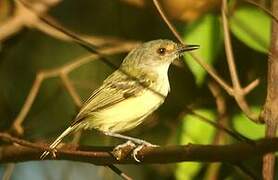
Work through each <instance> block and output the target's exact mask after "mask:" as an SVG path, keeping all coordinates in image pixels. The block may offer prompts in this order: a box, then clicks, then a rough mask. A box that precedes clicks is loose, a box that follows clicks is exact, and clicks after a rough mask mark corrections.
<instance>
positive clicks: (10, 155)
mask: <svg viewBox="0 0 278 180" xmlns="http://www.w3.org/2000/svg"><path fill="white" fill-rule="evenodd" d="M0 139H2V140H5V141H9V142H12V143H16V144H18V145H14V144H13V145H4V146H1V149H0V163H9V162H15V163H16V162H24V161H34V160H40V155H41V153H42V152H43V151H44V150H49V148H48V145H46V144H39V143H31V142H28V141H25V140H21V139H17V138H14V137H11V136H10V135H8V134H5V133H0ZM277 150H278V138H272V139H262V140H258V141H254V143H253V144H248V143H237V144H230V145H197V144H188V145H183V146H167V147H144V148H142V150H141V151H140V152H138V156H137V158H138V159H140V160H141V163H142V164H154V163H175V162H184V161H200V162H226V163H227V162H230V163H237V162H242V161H244V160H247V159H250V158H256V157H261V156H263V155H264V154H266V153H269V152H274V151H277ZM131 151H132V147H130V146H126V147H125V149H124V150H123V151H122V152H123V154H122V156H123V157H125V158H120V160H117V159H116V157H115V156H113V147H91V146H78V145H65V146H64V147H63V148H61V149H58V150H57V153H56V158H54V159H53V158H51V157H48V158H46V159H50V160H71V161H81V162H88V163H92V164H96V165H107V164H138V162H137V161H136V160H134V159H133V157H132V155H130V152H131ZM124 153H127V154H124Z"/></svg>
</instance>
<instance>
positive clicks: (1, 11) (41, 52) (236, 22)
mask: <svg viewBox="0 0 278 180" xmlns="http://www.w3.org/2000/svg"><path fill="white" fill-rule="evenodd" d="M0 2H1V3H0V31H1V22H4V21H5V20H6V19H7V18H8V17H9V16H11V14H12V13H13V7H14V6H13V3H12V2H11V1H9V0H3V1H0ZM200 2H203V4H202V6H198V3H199V2H198V3H197V2H195V1H189V0H187V1H186V0H184V1H178V0H175V1H171V2H169V1H167V0H164V1H163V2H162V3H163V5H164V8H165V9H166V12H167V13H168V14H169V15H170V16H171V17H172V18H171V21H172V22H173V23H174V25H175V26H176V27H177V28H178V31H179V33H180V34H181V36H182V37H183V39H184V40H185V42H186V43H189V44H199V45H200V46H201V48H200V50H198V51H197V53H198V54H199V55H200V56H201V57H203V59H204V60H206V63H208V64H210V65H212V66H214V67H215V69H216V70H217V71H218V72H219V74H220V75H221V76H222V77H223V78H224V79H225V80H228V81H229V73H228V67H227V64H226V61H225V50H224V43H223V33H222V31H223V30H222V22H221V19H220V13H219V4H220V2H219V1H217V0H202V1H200ZM179 3H180V4H179ZM181 6H182V7H181ZM185 6H186V7H185ZM230 6H231V8H232V9H233V11H232V13H231V15H230V17H229V18H230V30H231V33H232V44H233V47H234V49H233V50H234V54H235V58H236V64H237V67H238V72H239V76H240V80H241V82H242V83H243V84H247V83H248V82H250V81H252V80H254V79H255V78H260V81H261V83H260V85H259V86H258V87H257V88H256V89H255V90H253V91H252V93H251V94H249V95H248V97H247V99H248V101H249V102H250V104H251V105H252V108H253V110H254V111H255V112H257V113H258V114H259V113H260V108H261V106H262V105H263V102H264V98H265V95H266V70H267V52H268V48H269V42H270V28H271V27H270V26H271V18H270V17H269V16H268V15H267V14H265V13H264V12H263V11H261V10H260V9H258V8H256V7H254V6H251V5H248V4H246V3H242V2H236V1H233V2H232V3H231V4H230ZM49 14H51V15H52V16H53V17H55V19H57V20H58V21H59V22H61V23H62V24H63V25H64V26H65V27H67V28H69V29H71V30H73V31H75V32H81V33H83V34H87V35H94V36H111V37H119V38H122V39H127V40H135V41H148V40H153V39H158V38H167V39H173V40H175V39H174V36H173V35H172V34H171V32H170V31H169V29H168V28H167V27H166V26H165V24H164V23H163V22H162V20H161V19H160V18H159V16H158V15H157V13H156V11H155V9H154V7H153V6H152V4H151V2H150V1H147V0H146V1H141V0H136V1H128V0H115V1H110V0H102V1H97V0H94V1H92V0H82V1H73V0H68V1H62V2H61V3H60V4H58V5H57V6H56V7H53V8H51V10H50V11H49ZM0 45H1V49H0V84H1V88H0V119H1V121H0V128H1V131H5V130H7V129H9V128H10V126H11V124H12V122H13V120H14V118H15V117H16V115H17V114H18V113H19V111H20V108H21V107H22V105H23V103H24V100H25V98H26V96H27V94H28V92H29V90H30V87H31V85H32V83H33V81H34V79H35V75H36V73H37V72H38V71H40V70H42V69H50V68H55V67H59V66H61V65H63V64H65V63H68V62H71V61H72V60H73V59H75V58H76V57H79V56H82V55H84V54H86V53H87V52H86V51H85V50H84V49H82V48H81V47H79V46H78V45H76V44H74V43H69V42H64V41H61V40H57V39H55V38H53V37H50V36H47V35H45V34H43V33H41V32H39V31H37V30H33V29H27V28H25V29H24V30H22V31H20V32H19V33H17V34H16V35H14V36H12V37H9V38H8V39H7V40H5V41H3V42H1V44H0ZM125 55H126V54H118V55H113V56H111V57H109V58H110V59H112V60H113V61H114V62H115V63H118V64H120V62H121V61H122V59H123V58H124V56H125ZM184 62H185V63H184V66H183V67H182V68H178V67H176V66H172V67H171V68H170V71H169V78H170V84H171V93H170V95H169V96H168V98H167V99H166V102H165V103H164V104H163V105H162V107H161V108H159V109H158V110H157V111H156V112H155V113H154V114H153V115H151V116H150V117H149V118H148V120H147V121H146V123H144V125H141V126H139V127H138V128H136V129H134V130H132V131H130V132H127V134H129V135H131V136H136V137H140V138H142V139H145V140H148V141H150V142H153V143H154V144H160V145H169V144H187V143H197V144H212V143H213V142H214V138H215V135H216V133H217V132H218V131H219V130H218V129H215V128H214V127H212V126H210V125H208V124H206V123H204V122H202V121H200V119H199V118H198V117H196V116H194V115H191V114H186V113H185V114H184V113H182V112H184V108H185V107H186V106H190V107H193V109H194V110H196V111H197V112H199V113H200V114H202V115H203V116H205V117H206V118H208V119H210V120H213V121H214V122H217V119H218V118H219V117H218V114H217V112H216V105H215V99H214V97H213V96H212V94H211V92H210V91H209V89H208V82H209V81H211V79H210V78H209V77H208V75H207V73H206V71H204V69H202V68H201V67H200V66H199V65H198V64H196V63H195V61H194V60H193V59H192V58H191V57H190V56H188V55H185V57H184ZM111 72H113V69H110V68H109V67H107V66H106V65H105V64H103V63H102V62H101V61H94V62H91V63H88V64H86V65H84V66H82V67H80V68H79V69H76V70H75V71H74V72H73V73H71V74H70V77H71V79H72V81H73V82H74V85H75V86H76V87H77V89H78V92H79V93H80V95H81V96H82V98H83V100H86V98H87V97H88V96H89V94H90V92H92V91H93V90H94V89H95V88H97V87H98V86H99V85H100V84H101V82H102V81H103V80H104V79H105V77H107V75H108V74H110V73H111ZM222 94H223V96H224V98H225V99H226V104H227V113H228V123H227V125H228V126H229V127H231V128H232V129H234V130H235V131H237V132H240V133H241V134H242V135H244V136H246V137H249V138H251V139H258V138H262V137H263V136H264V126H263V125H257V124H254V123H253V122H251V121H250V120H248V119H247V118H246V117H245V116H244V114H242V112H241V111H240V109H239V108H238V106H237V105H236V103H235V102H234V100H233V99H232V98H231V97H230V96H229V95H228V94H226V93H225V92H224V91H222ZM77 111H78V109H77V108H76V107H75V105H74V103H73V102H72V99H71V97H70V96H69V94H68V93H67V92H66V91H65V89H64V87H63V85H62V84H61V82H60V80H58V78H52V79H48V80H46V81H44V82H43V85H42V88H41V90H40V92H39V95H38V97H37V98H36V100H35V103H34V105H33V106H32V108H31V111H30V112H29V114H28V116H27V118H26V120H25V121H24V129H25V134H24V138H25V139H29V140H32V141H36V140H40V139H45V140H50V139H54V138H55V137H56V136H57V135H58V134H59V133H61V132H62V131H63V130H64V129H65V127H66V126H68V125H69V123H70V121H71V120H72V118H73V117H74V115H75V114H76V113H77ZM223 136H225V141H224V142H222V143H225V144H227V143H233V142H236V141H235V140H234V139H233V138H231V137H229V136H227V135H223ZM70 139H71V138H68V139H67V140H66V141H69V140H70ZM121 142H122V141H118V140H115V139H111V138H108V137H104V136H102V135H98V134H96V133H95V132H93V131H92V132H84V133H83V136H82V139H81V142H80V143H81V144H89V145H107V144H118V143H121ZM245 163H246V165H247V166H248V167H250V168H252V170H253V171H254V172H255V173H258V172H260V167H261V162H260V160H258V159H252V160H250V161H248V162H245ZM119 167H120V168H121V169H122V170H123V171H124V172H126V173H127V174H129V175H130V176H132V177H136V179H150V178H154V179H181V180H184V179H211V177H216V178H217V177H218V179H245V178H246V176H245V175H244V173H242V172H240V171H239V170H238V169H237V168H236V167H234V166H232V165H230V164H225V163H223V164H220V163H213V164H205V163H197V162H194V163H191V162H186V163H178V164H170V165H144V166H134V165H125V166H119ZM3 168H4V165H1V166H0V175H1V174H2V173H3ZM214 174H217V175H215V176H213V175H214ZM77 178H78V179H84V180H85V179H117V178H118V177H117V176H116V175H114V174H113V173H112V172H110V170H109V169H106V168H104V167H98V166H93V165H91V164H86V163H76V162H66V161H65V162H62V161H59V162H58V161H49V162H47V161H44V162H25V163H19V164H17V165H16V168H15V171H14V173H13V175H12V179H38V180H39V179H77Z"/></svg>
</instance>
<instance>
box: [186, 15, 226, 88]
mask: <svg viewBox="0 0 278 180" xmlns="http://www.w3.org/2000/svg"><path fill="white" fill-rule="evenodd" d="M220 25H221V24H220V22H219V18H218V17H217V16H215V15H213V14H207V15H205V16H203V17H202V18H200V19H198V20H197V21H194V22H193V23H190V24H187V26H186V27H185V30H184V33H183V34H184V41H185V42H186V43H187V44H199V45H200V49H199V50H198V51H196V54H197V55H198V56H199V57H201V58H202V59H203V60H205V62H206V63H208V64H213V62H214V61H215V59H216V57H217V55H218V53H219V50H220V48H221V45H222V44H223V36H222V31H221V26H220ZM184 57H185V59H186V63H187V65H188V66H189V68H190V70H191V71H192V73H193V74H194V76H195V78H196V84H197V85H202V83H203V82H204V80H205V77H206V74H207V73H206V71H205V70H204V68H202V67H201V66H200V65H199V64H198V63H197V62H196V61H195V60H194V59H193V58H192V56H190V55H189V54H185V56H184Z"/></svg>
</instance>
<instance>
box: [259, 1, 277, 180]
mask: <svg viewBox="0 0 278 180" xmlns="http://www.w3.org/2000/svg"><path fill="white" fill-rule="evenodd" d="M272 12H273V15H274V16H277V15H278V1H272ZM277 34H278V23H277V22H276V21H275V20H273V21H272V36H271V37H272V38H271V49H270V56H269V60H268V84H267V97H266V102H265V105H264V109H263V111H262V114H261V117H262V119H263V121H265V123H266V137H267V138H272V137H275V136H276V131H277V125H278V36H277ZM274 167H275V155H274V154H273V153H270V154H267V155H266V156H264V158H263V170H262V171H263V178H264V179H265V180H273V179H274V176H275V174H274Z"/></svg>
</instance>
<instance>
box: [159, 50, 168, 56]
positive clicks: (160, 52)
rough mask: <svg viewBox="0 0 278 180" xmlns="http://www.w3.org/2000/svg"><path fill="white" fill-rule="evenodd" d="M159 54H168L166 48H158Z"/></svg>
mask: <svg viewBox="0 0 278 180" xmlns="http://www.w3.org/2000/svg"><path fill="white" fill-rule="evenodd" d="M157 53H158V54H159V55H161V56H163V55H164V54H165V53H166V48H158V50H157Z"/></svg>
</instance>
